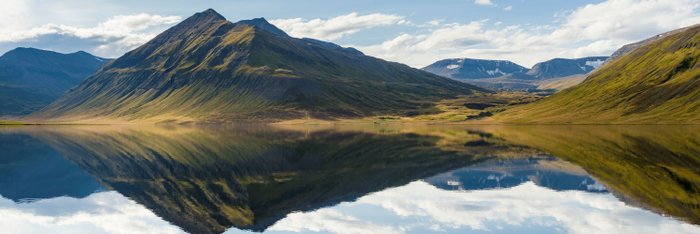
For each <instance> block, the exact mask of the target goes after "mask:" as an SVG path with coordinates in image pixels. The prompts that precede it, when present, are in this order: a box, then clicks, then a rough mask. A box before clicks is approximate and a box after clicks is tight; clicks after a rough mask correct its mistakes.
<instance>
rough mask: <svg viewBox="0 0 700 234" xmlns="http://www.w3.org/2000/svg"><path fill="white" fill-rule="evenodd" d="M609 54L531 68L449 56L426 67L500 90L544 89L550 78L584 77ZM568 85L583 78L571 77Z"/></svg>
mask: <svg viewBox="0 0 700 234" xmlns="http://www.w3.org/2000/svg"><path fill="white" fill-rule="evenodd" d="M606 59H607V57H604V56H596V57H584V58H577V59H564V58H555V59H552V60H549V61H545V62H541V63H537V64H535V65H534V66H533V67H532V68H531V69H527V68H525V67H522V66H520V65H517V64H515V63H513V62H510V61H501V60H482V59H467V58H465V59H445V60H440V61H438V62H435V63H433V64H431V65H430V66H427V67H425V68H423V70H424V71H428V72H431V73H433V74H436V75H440V76H444V77H448V78H453V79H458V80H462V81H465V82H467V83H470V84H474V85H477V86H481V87H486V88H491V89H499V90H532V89H541V87H543V86H542V84H543V83H544V84H547V83H549V81H554V80H559V79H564V78H572V77H579V76H584V77H585V75H586V74H588V73H590V72H591V71H593V70H595V69H597V68H598V67H600V66H601V65H602V64H603V62H605V60H606ZM569 80H570V81H569V82H566V85H564V86H554V87H557V89H559V88H560V87H568V86H567V85H570V84H578V83H577V82H578V81H581V80H582V79H578V78H575V79H569Z"/></svg>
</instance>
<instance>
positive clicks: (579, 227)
mask: <svg viewBox="0 0 700 234" xmlns="http://www.w3.org/2000/svg"><path fill="white" fill-rule="evenodd" d="M368 213H372V214H381V215H382V218H381V219H373V217H371V216H368V215H366V214H368ZM362 214H365V215H362ZM341 217H345V218H341ZM348 217H352V218H348ZM304 223H306V224H310V225H308V226H304V225H299V224H304ZM319 227H324V228H319ZM332 227H338V228H341V227H349V228H350V229H349V230H355V231H358V232H360V233H362V228H373V229H374V228H377V229H374V230H385V231H387V232H394V231H399V232H401V233H420V232H425V230H434V231H440V232H473V231H474V230H477V231H497V232H509V230H510V231H511V232H513V231H520V232H523V231H525V230H528V229H532V230H533V231H534V232H565V233H669V234H670V233H673V234H679V233H696V232H698V231H699V230H700V228H699V227H698V226H694V225H690V224H686V223H683V222H681V221H677V220H674V219H672V218H669V217H664V216H661V215H657V214H654V213H652V212H649V211H646V210H643V209H640V208H636V207H631V206H628V205H626V204H625V203H623V202H621V201H619V200H618V199H617V198H615V197H614V196H612V195H611V194H599V193H588V192H583V191H563V192H558V191H554V190H551V189H548V188H544V187H539V186H537V185H536V184H534V183H533V182H526V183H524V184H521V185H518V186H516V187H512V188H507V189H494V190H479V191H446V190H441V189H438V188H435V187H434V186H432V185H430V184H428V183H426V182H423V181H417V182H413V183H410V184H408V185H405V186H401V187H397V188H391V189H387V190H384V191H381V192H376V193H373V194H369V195H367V196H364V197H361V198H360V199H358V200H357V201H356V202H352V203H342V204H340V205H338V206H336V207H331V208H322V209H319V210H317V211H312V212H305V213H294V214H293V215H289V216H287V217H286V218H285V219H283V220H281V221H279V222H278V223H276V224H275V225H273V226H272V227H271V228H270V230H284V231H293V232H304V231H306V232H308V231H326V232H335V233H343V232H342V229H340V231H338V230H339V229H331V228H332ZM379 228H381V229H379ZM370 230H372V229H370ZM373 232H378V233H382V231H373ZM525 232H527V231H525Z"/></svg>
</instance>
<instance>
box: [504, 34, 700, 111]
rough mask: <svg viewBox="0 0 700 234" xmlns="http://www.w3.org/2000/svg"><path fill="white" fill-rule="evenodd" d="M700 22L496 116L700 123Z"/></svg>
mask: <svg viewBox="0 0 700 234" xmlns="http://www.w3.org/2000/svg"><path fill="white" fill-rule="evenodd" d="M699 58H700V26H694V27H690V28H686V29H684V30H680V31H678V30H677V31H675V33H673V34H670V35H667V36H665V37H664V38H662V39H659V40H655V41H653V42H651V43H648V44H646V45H644V46H641V47H639V48H637V49H635V50H633V51H631V52H629V53H627V54H625V55H623V56H622V57H620V58H617V59H615V60H614V61H612V62H610V63H608V64H606V65H605V66H603V67H602V68H601V69H599V70H597V71H596V72H594V73H593V74H591V75H590V76H589V77H588V78H587V79H586V80H585V81H584V82H583V83H581V84H580V85H578V86H575V87H573V88H571V89H567V90H564V91H562V92H560V93H558V94H555V95H553V96H551V97H549V98H545V99H543V100H541V101H538V102H535V103H532V104H529V105H525V106H522V107H517V108H514V109H511V110H509V111H506V112H504V113H502V114H500V115H497V116H496V119H498V120H501V121H506V122H519V123H652V124H655V123H670V124H674V123H700V63H698V59H699Z"/></svg>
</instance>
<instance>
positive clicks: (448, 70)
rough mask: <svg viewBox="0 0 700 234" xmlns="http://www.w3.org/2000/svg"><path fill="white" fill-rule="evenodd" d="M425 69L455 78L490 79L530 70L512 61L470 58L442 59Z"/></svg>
mask: <svg viewBox="0 0 700 234" xmlns="http://www.w3.org/2000/svg"><path fill="white" fill-rule="evenodd" d="M423 70H425V71H428V72H431V73H434V74H437V75H441V76H444V77H449V78H453V79H488V78H496V77H502V76H505V75H509V74H521V73H526V72H527V71H528V69H527V68H525V67H523V66H520V65H518V64H515V63H513V62H511V61H504V60H485V59H469V58H460V59H445V60H440V61H437V62H435V63H433V64H431V65H430V66H427V67H425V68H423Z"/></svg>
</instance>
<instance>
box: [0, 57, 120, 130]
mask: <svg viewBox="0 0 700 234" xmlns="http://www.w3.org/2000/svg"><path fill="white" fill-rule="evenodd" d="M105 62H107V60H106V59H103V58H99V57H95V56H93V55H91V54H88V53H85V52H82V51H81V52H76V53H72V54H61V53H56V52H52V51H46V50H39V49H33V48H17V49H14V50H11V51H9V52H7V53H5V54H4V55H2V56H0V116H6V115H9V116H17V115H25V114H29V113H31V112H34V111H37V110H39V109H41V108H42V107H44V106H46V105H48V104H50V103H51V102H53V101H54V100H56V99H58V97H59V96H61V95H62V94H63V93H64V92H65V91H66V90H68V89H70V88H72V87H74V86H76V85H78V84H79V83H80V82H81V81H83V79H85V78H86V77H87V76H89V75H91V74H92V73H94V72H95V71H96V70H97V69H98V68H100V66H102V65H103V64H104V63H105Z"/></svg>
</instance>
